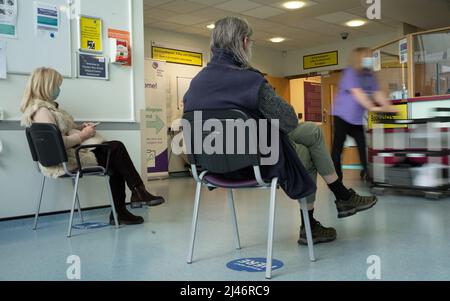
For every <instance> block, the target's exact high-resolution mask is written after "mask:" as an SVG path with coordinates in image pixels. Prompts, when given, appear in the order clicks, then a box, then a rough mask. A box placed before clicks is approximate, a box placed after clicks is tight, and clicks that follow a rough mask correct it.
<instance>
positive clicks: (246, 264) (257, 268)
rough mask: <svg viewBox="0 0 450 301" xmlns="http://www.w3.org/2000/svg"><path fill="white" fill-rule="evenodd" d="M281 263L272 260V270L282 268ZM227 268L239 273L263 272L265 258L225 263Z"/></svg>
mask: <svg viewBox="0 0 450 301" xmlns="http://www.w3.org/2000/svg"><path fill="white" fill-rule="evenodd" d="M283 265H284V264H283V262H282V261H280V260H277V259H272V270H278V269H281V268H282V267H283ZM227 268H229V269H231V270H234V271H239V272H250V273H255V272H265V271H266V258H241V259H237V260H233V261H231V262H229V263H227Z"/></svg>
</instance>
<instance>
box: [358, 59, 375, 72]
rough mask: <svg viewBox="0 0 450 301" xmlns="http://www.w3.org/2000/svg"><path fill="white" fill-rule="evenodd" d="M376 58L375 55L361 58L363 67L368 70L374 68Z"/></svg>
mask: <svg viewBox="0 0 450 301" xmlns="http://www.w3.org/2000/svg"><path fill="white" fill-rule="evenodd" d="M374 65H375V59H374V58H373V57H363V58H362V60H361V67H362V68H363V69H367V70H373V67H374Z"/></svg>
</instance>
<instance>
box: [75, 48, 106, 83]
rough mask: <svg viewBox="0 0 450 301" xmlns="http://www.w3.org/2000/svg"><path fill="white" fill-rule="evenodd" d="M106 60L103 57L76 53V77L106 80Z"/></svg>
mask: <svg viewBox="0 0 450 301" xmlns="http://www.w3.org/2000/svg"><path fill="white" fill-rule="evenodd" d="M108 71H109V70H108V58H106V57H104V56H98V55H92V54H86V53H78V77H79V78H88V79H101V80H108V79H109V72H108Z"/></svg>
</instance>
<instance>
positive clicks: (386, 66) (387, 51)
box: [375, 40, 408, 100]
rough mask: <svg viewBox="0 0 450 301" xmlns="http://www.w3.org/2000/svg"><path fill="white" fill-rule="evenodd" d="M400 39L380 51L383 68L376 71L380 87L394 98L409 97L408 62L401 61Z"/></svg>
mask: <svg viewBox="0 0 450 301" xmlns="http://www.w3.org/2000/svg"><path fill="white" fill-rule="evenodd" d="M399 48H400V40H397V41H395V42H392V43H390V44H387V45H385V46H383V47H381V48H378V49H375V50H379V51H380V55H381V58H380V60H381V70H378V71H377V72H376V74H377V77H378V82H379V84H380V89H381V90H382V91H384V92H385V93H386V95H388V97H390V98H391V99H393V100H396V99H406V98H408V63H403V64H402V63H400V55H399V54H400V51H399Z"/></svg>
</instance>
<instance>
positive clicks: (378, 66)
mask: <svg viewBox="0 0 450 301" xmlns="http://www.w3.org/2000/svg"><path fill="white" fill-rule="evenodd" d="M373 59H374V66H373V71H375V72H378V71H381V50H375V51H374V52H373Z"/></svg>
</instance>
